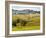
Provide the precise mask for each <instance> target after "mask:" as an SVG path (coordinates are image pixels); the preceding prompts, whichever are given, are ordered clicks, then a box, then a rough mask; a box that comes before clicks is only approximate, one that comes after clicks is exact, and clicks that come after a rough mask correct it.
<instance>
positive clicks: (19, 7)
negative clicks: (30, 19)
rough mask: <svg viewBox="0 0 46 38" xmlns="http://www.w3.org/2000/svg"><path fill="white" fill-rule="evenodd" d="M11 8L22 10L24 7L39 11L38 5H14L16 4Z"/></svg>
mask: <svg viewBox="0 0 46 38" xmlns="http://www.w3.org/2000/svg"><path fill="white" fill-rule="evenodd" d="M12 9H14V10H24V9H30V10H34V11H40V7H31V6H26V5H25V6H24V5H16V6H12Z"/></svg>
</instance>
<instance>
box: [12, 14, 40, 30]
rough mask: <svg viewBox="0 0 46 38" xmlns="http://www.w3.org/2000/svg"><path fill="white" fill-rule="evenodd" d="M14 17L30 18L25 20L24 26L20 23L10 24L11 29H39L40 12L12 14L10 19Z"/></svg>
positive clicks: (13, 19)
mask: <svg viewBox="0 0 46 38" xmlns="http://www.w3.org/2000/svg"><path fill="white" fill-rule="evenodd" d="M16 19H24V20H31V22H27V24H26V26H21V24H20V23H18V24H17V26H14V25H12V31H24V30H39V29H40V14H25V15H22V14H21V15H20V14H17V15H14V16H12V21H15V20H16Z"/></svg>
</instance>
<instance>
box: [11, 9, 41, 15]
mask: <svg viewBox="0 0 46 38" xmlns="http://www.w3.org/2000/svg"><path fill="white" fill-rule="evenodd" d="M35 13H38V14H40V11H34V10H30V9H25V10H14V9H12V14H13V15H14V14H35Z"/></svg>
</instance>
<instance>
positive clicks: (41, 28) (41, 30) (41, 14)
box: [9, 4, 43, 34]
mask: <svg viewBox="0 0 46 38" xmlns="http://www.w3.org/2000/svg"><path fill="white" fill-rule="evenodd" d="M12 6H16V4H10V7H9V13H10V18H9V34H26V33H43V6H42V5H28V6H29V7H40V30H31V31H14V32H13V31H12ZM17 6H22V5H17ZM23 6H27V5H23Z"/></svg>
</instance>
